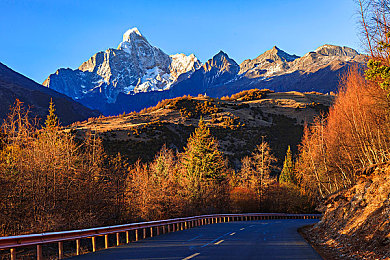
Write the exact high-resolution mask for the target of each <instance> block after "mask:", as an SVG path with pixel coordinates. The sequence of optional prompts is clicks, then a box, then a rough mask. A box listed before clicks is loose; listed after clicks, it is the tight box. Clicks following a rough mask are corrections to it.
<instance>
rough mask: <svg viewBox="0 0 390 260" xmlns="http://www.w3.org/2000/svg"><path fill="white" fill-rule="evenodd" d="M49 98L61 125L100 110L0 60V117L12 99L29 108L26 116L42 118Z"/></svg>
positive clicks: (47, 106)
mask: <svg viewBox="0 0 390 260" xmlns="http://www.w3.org/2000/svg"><path fill="white" fill-rule="evenodd" d="M51 98H52V99H53V102H54V104H55V106H56V114H57V115H58V117H59V119H60V122H61V124H62V125H68V124H70V123H73V122H75V121H81V120H85V119H87V118H89V117H97V116H99V114H100V113H99V112H98V111H93V110H91V109H89V108H87V107H85V106H83V105H81V104H79V103H77V102H75V101H73V100H72V99H71V98H69V97H67V96H65V95H63V94H60V93H58V92H56V91H54V90H51V89H48V88H46V87H44V86H42V85H40V84H38V83H36V82H35V81H33V80H31V79H29V78H27V77H25V76H23V75H21V74H19V73H17V72H15V71H13V70H12V69H10V68H8V67H7V66H5V65H4V64H2V63H0V120H1V121H2V120H3V119H4V118H5V117H6V116H7V114H8V112H9V108H10V106H11V105H13V103H14V102H15V100H16V99H19V100H20V101H22V102H23V103H24V105H25V106H27V107H29V108H30V111H31V115H30V116H32V117H35V116H36V117H38V118H45V117H46V115H47V113H48V108H49V102H50V99H51ZM42 122H43V121H42V120H41V123H42Z"/></svg>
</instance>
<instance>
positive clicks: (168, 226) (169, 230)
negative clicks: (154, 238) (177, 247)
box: [167, 224, 171, 233]
mask: <svg viewBox="0 0 390 260" xmlns="http://www.w3.org/2000/svg"><path fill="white" fill-rule="evenodd" d="M167 229H168V233H170V232H171V226H170V225H169V224H168V225H167Z"/></svg>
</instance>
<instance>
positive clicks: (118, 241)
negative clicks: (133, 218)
mask: <svg viewBox="0 0 390 260" xmlns="http://www.w3.org/2000/svg"><path fill="white" fill-rule="evenodd" d="M120 244H121V241H120V237H119V233H116V245H117V246H119V245H120Z"/></svg>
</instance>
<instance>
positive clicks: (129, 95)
mask: <svg viewBox="0 0 390 260" xmlns="http://www.w3.org/2000/svg"><path fill="white" fill-rule="evenodd" d="M364 63H365V58H364V56H363V55H360V54H359V53H358V52H356V51H355V50H353V49H351V48H348V47H339V46H334V45H329V44H326V45H323V46H321V47H319V48H318V49H316V50H315V51H313V52H309V53H307V54H305V55H304V56H302V57H299V56H296V55H291V54H288V53H287V52H285V51H283V50H281V49H279V48H278V47H276V46H274V47H273V48H272V49H270V50H268V51H266V52H265V53H263V54H261V55H259V56H258V57H256V58H255V59H253V60H250V59H249V60H245V61H244V62H242V63H241V64H240V65H238V64H237V63H236V62H235V61H234V60H233V59H231V58H230V57H229V56H228V55H227V54H226V53H224V52H222V51H220V52H219V53H218V54H216V55H215V56H214V57H213V58H212V59H210V60H208V61H207V62H205V63H204V64H203V65H202V64H201V63H200V62H199V60H198V59H197V58H196V57H195V56H194V55H193V54H191V55H189V56H185V55H184V54H176V55H171V56H169V55H167V54H165V53H164V52H162V51H161V50H160V49H158V48H156V47H153V46H151V45H150V44H149V43H148V41H147V40H146V39H145V38H144V36H142V34H141V33H140V32H139V31H138V29H136V28H133V29H130V30H128V31H127V32H126V33H125V34H124V35H123V42H122V43H121V44H119V46H118V48H117V49H108V50H106V51H105V52H99V53H97V54H95V55H94V56H93V57H91V59H90V60H89V61H87V62H84V63H83V64H82V65H81V66H80V67H79V69H78V70H70V69H59V70H58V71H57V72H56V73H55V74H52V75H50V76H49V78H48V79H47V80H46V81H45V82H44V85H46V86H48V87H49V88H54V89H55V90H58V91H60V92H62V93H65V94H66V95H69V96H70V97H72V98H73V99H75V100H78V101H80V102H81V103H83V104H85V105H87V106H89V107H92V108H96V109H99V110H100V111H102V112H103V113H104V114H106V115H115V114H119V113H123V112H131V111H134V110H136V111H139V110H141V109H143V108H145V107H149V106H153V105H155V104H157V102H158V101H160V100H162V99H166V98H174V97H178V96H182V95H195V96H196V95H198V94H205V93H206V94H207V95H209V96H211V97H222V96H225V95H231V94H234V93H237V92H239V91H242V90H247V89H251V88H269V89H271V90H274V91H301V92H305V91H318V92H323V93H327V92H331V91H336V90H337V88H338V84H339V80H340V77H341V75H342V74H343V73H344V72H345V71H346V70H347V69H348V68H349V67H350V66H352V65H353V64H357V65H358V66H364Z"/></svg>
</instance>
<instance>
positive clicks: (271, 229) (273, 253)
mask: <svg viewBox="0 0 390 260" xmlns="http://www.w3.org/2000/svg"><path fill="white" fill-rule="evenodd" d="M317 221H318V220H304V219H291V220H258V221H245V222H228V223H218V224H211V225H205V226H200V227H195V228H191V229H187V230H183V231H178V232H173V233H168V234H165V235H160V236H156V237H153V238H147V239H144V240H140V241H138V242H133V243H130V244H127V245H123V246H119V247H113V248H110V249H106V250H101V251H97V252H95V253H90V254H85V255H81V256H78V257H74V258H72V259H75V260H82V259H185V260H188V259H194V260H198V259H321V257H320V256H319V255H318V254H317V253H316V252H315V251H314V249H313V248H312V247H311V246H310V245H309V244H308V243H307V242H306V241H305V240H304V239H303V238H302V237H301V236H300V235H299V234H298V232H297V228H299V227H301V226H304V225H308V224H312V223H315V222H317Z"/></svg>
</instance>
